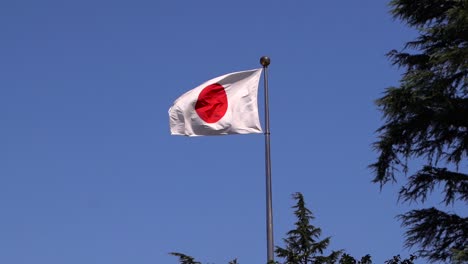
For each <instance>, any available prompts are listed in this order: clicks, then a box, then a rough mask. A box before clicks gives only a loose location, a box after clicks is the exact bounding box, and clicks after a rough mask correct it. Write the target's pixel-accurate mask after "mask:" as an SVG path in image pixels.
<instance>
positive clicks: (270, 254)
mask: <svg viewBox="0 0 468 264" xmlns="http://www.w3.org/2000/svg"><path fill="white" fill-rule="evenodd" d="M260 64H261V65H262V66H263V82H264V87H265V94H264V96H265V173H266V226H267V230H266V231H267V261H268V262H270V261H274V248H273V205H272V198H271V197H272V195H271V157H270V111H269V104H268V73H267V70H268V65H270V58H269V57H267V56H263V57H261V58H260Z"/></svg>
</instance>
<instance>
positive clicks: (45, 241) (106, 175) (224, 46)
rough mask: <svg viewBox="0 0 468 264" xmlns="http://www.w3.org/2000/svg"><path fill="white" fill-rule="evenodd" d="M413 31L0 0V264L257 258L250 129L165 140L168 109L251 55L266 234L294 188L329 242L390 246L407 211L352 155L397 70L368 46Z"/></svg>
mask: <svg viewBox="0 0 468 264" xmlns="http://www.w3.org/2000/svg"><path fill="white" fill-rule="evenodd" d="M412 36H414V32H412V31H410V30H409V29H407V28H406V27H405V26H404V25H402V24H400V23H399V22H397V21H394V20H393V19H392V18H391V16H390V15H389V13H388V7H387V1H375V0H362V1H347V0H340V1H305V0H299V1H244V0H242V1H215V0H210V1H206V0H202V1H149V0H148V1H146V0H135V1H101V0H93V1H90V0H81V1H62V0H61V1H59V0H56V1H51V0H44V1H22V0H18V1H1V2H0V263H8V264H31V263H44V264H63V263H67V264H83V263H87V264H102V263H109V264H110V263H112V264H124V263H125V264H127V263H132V264H134V263H138V264H150V263H151V264H155V263H158V264H159V263H162V264H166V263H167V264H170V263H177V260H176V258H174V257H172V256H169V255H168V252H171V251H179V252H184V253H187V254H190V255H193V256H196V257H197V258H198V259H199V260H201V261H203V262H205V261H206V262H211V263H217V264H222V263H227V261H228V260H230V259H232V258H235V257H237V258H238V259H239V261H240V262H241V263H245V264H249V263H264V262H265V258H266V242H265V240H266V235H265V187H264V186H265V184H264V180H265V176H264V156H263V154H264V138H263V136H262V135H258V134H257V135H242V136H222V137H199V138H185V137H175V136H170V135H169V128H168V116H167V110H168V108H169V107H170V106H171V104H172V102H173V101H174V100H175V99H176V98H177V97H178V96H180V95H181V94H182V93H184V92H185V91H187V90H189V89H191V88H194V87H195V86H197V85H199V84H200V83H202V82H204V81H206V80H208V79H211V78H214V77H216V76H219V75H222V74H225V73H229V72H233V71H241V70H248V69H253V68H258V67H260V65H259V63H258V60H259V58H260V56H262V55H268V56H270V57H271V60H272V63H271V65H270V79H269V81H270V101H271V106H270V114H271V131H272V136H271V144H272V162H273V165H272V171H273V200H274V201H273V206H274V224H275V241H276V244H277V245H281V238H282V237H284V234H285V233H286V232H287V231H288V230H290V229H291V228H292V227H293V221H294V218H293V216H292V210H291V208H290V207H291V206H292V205H293V201H292V200H291V194H292V193H294V192H302V193H303V194H304V196H305V198H306V202H307V205H308V206H309V208H310V209H311V210H312V211H313V212H314V214H315V216H316V217H317V219H316V221H315V222H314V224H315V225H317V226H319V227H321V228H322V231H323V235H324V236H332V243H331V245H330V248H332V249H345V250H346V251H347V252H348V253H350V254H352V255H354V256H362V255H365V254H367V253H369V254H371V255H373V257H374V260H375V261H376V262H377V263H382V262H383V260H384V259H387V258H389V257H391V256H392V255H395V254H400V253H401V254H403V255H405V256H407V255H408V254H409V251H408V250H406V249H404V248H403V229H401V228H400V224H399V222H397V221H396V219H395V216H396V215H397V214H399V213H403V212H405V211H406V210H407V209H408V207H407V206H405V205H398V204H397V202H396V191H397V190H398V185H394V186H387V187H386V188H384V189H383V191H382V192H380V191H379V186H378V185H375V184H371V182H370V181H371V179H372V174H371V171H370V170H368V169H367V165H369V164H370V163H372V162H374V160H375V158H376V155H377V154H376V153H374V152H373V151H372V148H371V143H372V142H373V141H375V140H376V134H375V133H374V131H375V130H376V129H377V128H378V126H379V125H380V124H381V120H380V114H379V113H378V111H377V109H376V107H375V106H374V104H373V100H374V99H376V98H377V97H378V96H379V95H381V94H382V92H383V90H384V88H385V87H388V86H390V85H395V84H397V82H398V79H399V76H400V73H399V71H398V69H396V68H394V67H392V66H391V65H390V63H389V62H388V61H387V59H386V58H385V56H384V55H385V53H386V52H388V51H389V50H390V49H393V48H397V49H398V48H401V47H402V45H403V43H404V41H405V40H409V39H410V38H411V37H412ZM259 96H260V99H262V98H263V93H262V92H260V95H259ZM261 107H263V106H262V104H261ZM262 114H263V111H262ZM421 263H422V262H421Z"/></svg>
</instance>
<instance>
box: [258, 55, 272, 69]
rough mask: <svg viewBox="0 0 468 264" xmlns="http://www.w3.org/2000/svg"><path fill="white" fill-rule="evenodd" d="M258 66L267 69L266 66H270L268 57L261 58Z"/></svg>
mask: <svg viewBox="0 0 468 264" xmlns="http://www.w3.org/2000/svg"><path fill="white" fill-rule="evenodd" d="M260 64H261V65H262V66H263V67H265V68H266V67H268V65H270V58H269V57H268V56H263V57H261V58H260Z"/></svg>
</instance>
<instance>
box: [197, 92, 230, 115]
mask: <svg viewBox="0 0 468 264" xmlns="http://www.w3.org/2000/svg"><path fill="white" fill-rule="evenodd" d="M227 108H228V99H227V95H226V91H225V90H224V87H223V86H222V85H221V84H219V83H214V84H210V85H208V86H207V87H205V88H203V90H202V91H201V92H200V94H199V95H198V100H197V103H196V104H195V111H196V112H197V114H198V116H199V117H200V118H201V119H202V120H203V121H205V122H207V123H216V122H218V121H219V120H220V119H221V118H223V116H224V114H226V111H227Z"/></svg>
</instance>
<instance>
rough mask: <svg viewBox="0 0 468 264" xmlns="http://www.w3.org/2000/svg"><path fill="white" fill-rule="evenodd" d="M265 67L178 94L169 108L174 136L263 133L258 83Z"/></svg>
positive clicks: (212, 81)
mask: <svg viewBox="0 0 468 264" xmlns="http://www.w3.org/2000/svg"><path fill="white" fill-rule="evenodd" d="M261 72H262V69H261V68H260V69H255V70H249V71H241V72H234V73H229V74H226V75H223V76H219V77H216V78H214V79H211V80H209V81H207V82H205V83H203V84H201V85H200V86H198V87H196V88H194V89H192V90H190V91H188V92H186V93H185V94H183V95H182V96H181V97H179V98H178V99H177V100H176V101H175V102H174V104H173V105H172V107H171V108H170V109H169V125H170V128H171V134H172V135H185V136H208V135H227V134H250V133H262V128H261V126H260V120H259V116H258V103H257V94H258V82H259V80H260V75H261Z"/></svg>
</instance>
